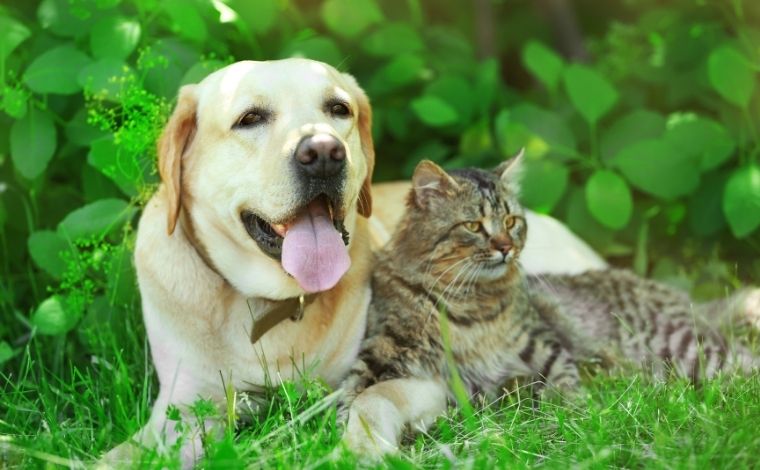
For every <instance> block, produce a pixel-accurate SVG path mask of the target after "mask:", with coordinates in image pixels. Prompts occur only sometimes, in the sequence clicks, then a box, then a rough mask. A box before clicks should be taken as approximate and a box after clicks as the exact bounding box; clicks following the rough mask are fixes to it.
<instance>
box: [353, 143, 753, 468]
mask: <svg viewBox="0 0 760 470" xmlns="http://www.w3.org/2000/svg"><path fill="white" fill-rule="evenodd" d="M521 160H522V158H521V156H518V157H515V158H514V159H512V160H510V161H507V162H505V163H502V164H501V165H500V166H499V167H497V168H496V169H495V170H494V171H492V172H489V171H484V170H478V169H466V170H455V171H452V172H451V173H450V174H447V173H446V172H444V171H443V170H442V169H441V168H439V167H438V166H437V165H435V164H434V163H432V162H429V161H423V162H421V163H420V164H419V165H418V166H417V169H416V170H415V172H414V176H413V179H412V183H413V189H412V190H411V192H410V194H409V196H408V201H407V206H408V209H407V213H406V214H405V216H404V218H403V219H402V221H401V223H400V226H399V228H398V229H397V231H396V233H395V234H394V236H393V238H392V239H391V241H390V242H389V243H388V245H387V246H386V247H385V248H384V249H383V250H382V251H381V252H380V253H379V254H378V260H377V265H376V268H375V272H374V275H373V279H372V291H373V297H372V302H371V305H370V310H369V315H368V324H367V332H366V336H365V339H364V341H363V343H362V345H361V349H360V352H359V357H358V359H357V361H356V363H355V364H354V366H353V367H352V370H351V372H350V374H349V376H348V377H347V379H346V380H345V382H344V384H343V389H344V391H345V395H344V401H343V403H342V404H341V407H340V410H339V413H340V416H341V419H343V420H347V423H346V424H347V429H346V436H345V440H346V442H347V444H348V446H349V447H350V448H352V449H353V450H355V451H357V452H360V453H363V454H365V455H367V454H371V455H378V454H381V453H384V452H387V451H391V450H393V449H395V448H396V445H397V443H398V440H399V437H400V433H401V431H402V430H403V428H404V427H405V426H406V425H408V424H413V425H420V426H423V427H424V426H426V425H427V424H428V423H429V422H430V421H432V420H433V419H435V417H436V416H438V415H440V414H442V413H443V411H444V410H445V407H446V403H447V399H448V398H449V397H450V396H451V393H450V389H449V373H448V370H449V369H448V364H447V361H446V357H445V350H444V345H445V344H444V340H443V338H442V334H441V325H442V323H441V318H440V317H441V316H442V315H444V316H445V319H447V320H448V321H447V323H448V325H449V328H448V330H449V336H450V341H449V344H450V348H451V353H452V355H453V358H454V362H455V364H456V367H457V370H458V372H459V374H460V376H461V378H462V381H463V382H464V385H465V387H466V389H467V392H468V393H470V394H471V395H475V394H483V395H486V396H498V395H501V394H502V386H503V385H504V384H505V382H507V381H509V380H511V379H515V378H526V379H527V380H529V381H531V382H533V383H534V384H535V385H534V388H535V389H537V390H538V391H539V392H540V393H544V392H545V391H546V390H554V391H560V392H563V391H573V390H575V389H577V387H578V380H579V374H578V367H577V361H588V360H593V359H598V358H602V359H610V358H613V359H612V362H611V363H613V364H615V363H616V361H617V363H620V362H622V359H621V358H625V359H626V360H629V361H633V362H636V363H638V364H641V365H650V364H651V365H652V366H654V369H655V370H664V369H665V366H666V364H671V365H672V366H673V367H672V369H674V370H676V371H677V372H680V373H684V374H687V375H689V376H691V377H693V378H695V379H696V378H698V376H699V374H700V371H703V372H704V373H705V374H706V375H712V374H713V373H714V372H715V371H717V370H719V369H727V368H741V369H743V370H749V369H751V368H753V367H756V366H757V365H758V360H757V359H756V358H755V357H753V356H752V355H751V354H750V353H749V352H747V351H745V350H744V349H733V350H729V348H728V343H727V341H726V340H725V339H724V337H722V336H721V335H720V334H718V333H717V330H716V329H715V328H713V325H710V324H708V323H707V322H701V321H695V320H696V315H697V314H698V312H699V311H700V308H696V309H692V308H691V303H690V301H689V298H688V296H686V295H685V294H682V293H680V292H677V291H675V290H673V289H671V288H668V287H666V286H663V285H661V284H657V283H655V282H651V281H647V280H644V279H641V278H638V277H636V276H635V275H633V274H631V273H629V272H627V271H622V270H607V271H597V272H588V273H584V274H580V275H574V276H544V277H541V278H528V277H526V276H524V275H523V274H522V273H521V270H520V266H519V262H518V260H519V255H520V252H521V250H522V249H523V247H524V245H525V239H526V234H527V226H526V221H525V217H524V213H523V210H522V208H521V207H520V205H519V203H518V200H517V195H518V185H519V183H518V182H519V170H520V165H521ZM749 298H752V299H754V302H755V303H756V304H758V305H756V306H755V308H756V311H757V312H760V301H758V298H760V294H759V293H758V291H753V292H751V294H747V293H740V294H738V295H737V296H736V297H734V298H732V299H731V302H728V301H726V302H723V303H721V304H715V305H711V306H707V307H706V308H704V310H715V309H716V308H718V307H726V310H731V309H730V308H728V307H731V308H733V310H737V309H738V307H739V306H744V305H745V304H747V303H748V299H749ZM739 310H740V309H739ZM607 363H610V361H607Z"/></svg>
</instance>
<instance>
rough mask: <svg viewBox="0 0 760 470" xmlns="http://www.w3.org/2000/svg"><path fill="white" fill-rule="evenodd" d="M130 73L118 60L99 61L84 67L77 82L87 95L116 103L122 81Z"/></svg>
mask: <svg viewBox="0 0 760 470" xmlns="http://www.w3.org/2000/svg"><path fill="white" fill-rule="evenodd" d="M130 74H131V71H130V70H129V67H128V66H127V64H126V63H124V62H123V61H121V60H118V59H110V58H107V59H101V60H98V61H96V62H93V63H91V64H90V65H88V66H86V67H84V68H83V69H82V71H81V72H80V73H79V76H78V77H77V80H78V81H79V84H80V85H81V86H82V88H84V89H85V90H86V91H87V93H89V94H91V95H92V96H94V97H95V98H97V99H103V100H108V101H118V100H119V97H120V95H121V91H122V81H123V79H124V78H125V77H126V76H128V75H130Z"/></svg>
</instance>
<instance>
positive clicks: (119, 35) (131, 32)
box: [90, 16, 140, 60]
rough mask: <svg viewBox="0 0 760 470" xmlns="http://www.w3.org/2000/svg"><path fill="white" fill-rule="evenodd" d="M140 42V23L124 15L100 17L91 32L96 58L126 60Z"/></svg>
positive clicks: (93, 53) (91, 47)
mask: <svg viewBox="0 0 760 470" xmlns="http://www.w3.org/2000/svg"><path fill="white" fill-rule="evenodd" d="M138 42H140V23H138V22H137V21H135V20H131V19H128V18H124V17H122V16H106V17H104V18H101V19H99V20H98V21H97V22H96V23H95V24H94V25H93V27H92V31H91V32H90V50H91V51H92V55H93V57H95V58H96V59H104V58H110V59H121V60H124V59H126V58H127V57H129V55H130V54H131V53H132V51H134V50H135V47H137V43H138Z"/></svg>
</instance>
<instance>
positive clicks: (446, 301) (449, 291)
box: [438, 258, 474, 305]
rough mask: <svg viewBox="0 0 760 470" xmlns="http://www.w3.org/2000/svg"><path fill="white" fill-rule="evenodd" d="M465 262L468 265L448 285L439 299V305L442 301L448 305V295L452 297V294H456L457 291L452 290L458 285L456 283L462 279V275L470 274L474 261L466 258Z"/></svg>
mask: <svg viewBox="0 0 760 470" xmlns="http://www.w3.org/2000/svg"><path fill="white" fill-rule="evenodd" d="M464 261H467V263H466V264H465V265H464V266H462V267H461V268H460V269H459V271H458V272H457V274H456V276H454V279H452V280H451V281H450V282H449V283H448V284H447V285H446V288H445V289H443V292H442V293H441V295H440V296H439V297H438V303H440V302H441V301H443V302H444V305H446V304H448V300H450V299H447V296H448V295H450V294H453V293H455V292H456V289H455V290H451V288H452V286H455V285H456V282H457V280H458V279H459V277H460V276H461V275H462V274H464V273H466V272H468V271H469V269H470V267H471V266H472V264H473V263H474V262H473V261H472V260H471V259H470V258H464Z"/></svg>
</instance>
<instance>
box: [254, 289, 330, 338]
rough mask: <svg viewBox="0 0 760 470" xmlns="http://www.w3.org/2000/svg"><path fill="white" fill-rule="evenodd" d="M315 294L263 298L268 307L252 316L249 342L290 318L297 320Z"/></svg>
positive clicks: (312, 300)
mask: <svg viewBox="0 0 760 470" xmlns="http://www.w3.org/2000/svg"><path fill="white" fill-rule="evenodd" d="M316 298H317V296H316V295H315V294H310V295H303V294H302V295H300V296H298V297H293V298H290V299H285V300H269V299H263V300H265V301H266V302H267V303H269V308H268V309H267V310H266V311H265V312H264V313H262V314H261V315H260V316H259V317H258V318H254V320H253V327H252V328H251V344H255V343H256V342H257V341H258V340H259V339H261V337H262V336H264V334H265V333H266V332H267V331H269V330H271V329H272V328H274V327H275V326H277V325H279V324H280V323H281V322H283V321H285V320H286V319H288V318H290V319H291V320H292V321H299V320H301V319H302V318H303V314H304V311H305V310H306V307H308V306H309V305H310V304H311V303H312V302H314V299H316Z"/></svg>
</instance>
